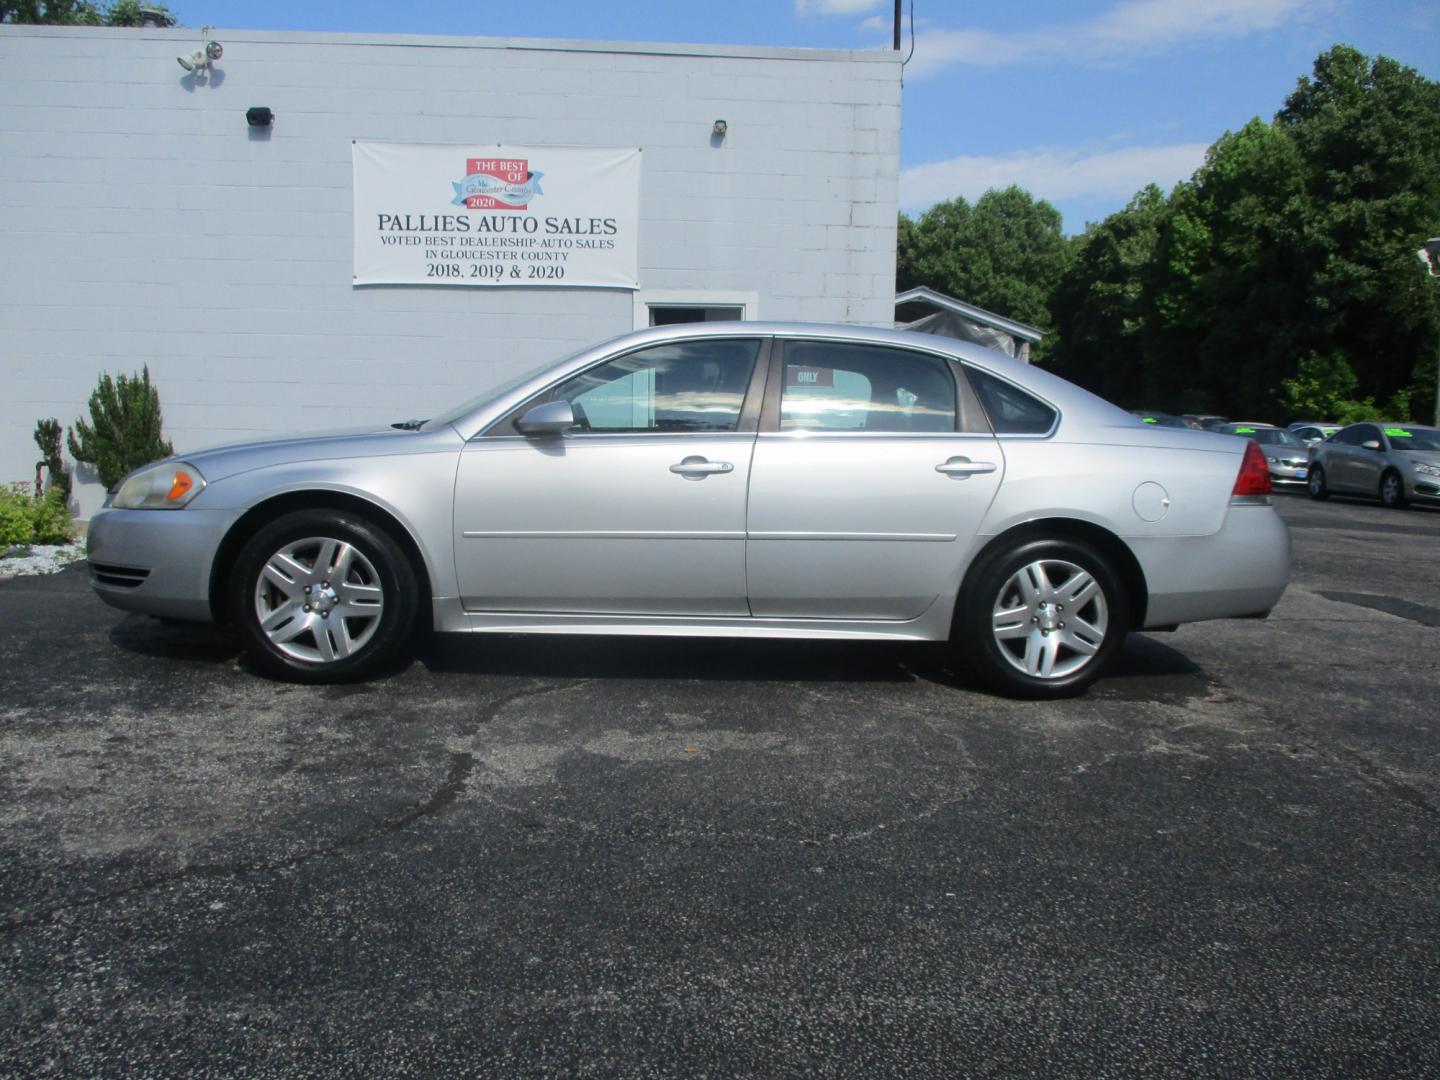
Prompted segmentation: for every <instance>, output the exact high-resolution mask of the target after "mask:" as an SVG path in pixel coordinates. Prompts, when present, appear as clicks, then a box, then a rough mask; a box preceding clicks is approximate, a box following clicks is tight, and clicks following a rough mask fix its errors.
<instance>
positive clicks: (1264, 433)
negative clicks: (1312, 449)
mask: <svg viewBox="0 0 1440 1080" xmlns="http://www.w3.org/2000/svg"><path fill="white" fill-rule="evenodd" d="M1236 434H1239V432H1237V433H1236ZM1247 434H1248V433H1247ZM1250 438H1252V439H1254V440H1255V441H1256V442H1258V443H1260V444H1261V445H1262V446H1304V445H1305V442H1304V440H1303V439H1301V438H1300V437H1299V436H1298V435H1296V434H1294V433H1293V432H1290V431H1281V430H1280V429H1279V428H1256V429H1255V431H1254V433H1253V434H1251V435H1250Z"/></svg>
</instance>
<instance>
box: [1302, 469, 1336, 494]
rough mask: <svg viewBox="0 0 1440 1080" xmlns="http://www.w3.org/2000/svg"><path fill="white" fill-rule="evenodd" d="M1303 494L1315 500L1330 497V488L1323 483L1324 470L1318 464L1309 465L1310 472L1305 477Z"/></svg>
mask: <svg viewBox="0 0 1440 1080" xmlns="http://www.w3.org/2000/svg"><path fill="white" fill-rule="evenodd" d="M1305 494H1307V495H1309V496H1310V498H1312V499H1314V500H1315V501H1316V502H1321V501H1322V500H1325V499H1328V498H1330V488H1329V487H1328V486H1326V484H1325V470H1324V469H1322V468H1321V467H1320V466H1319V465H1311V466H1310V473H1309V475H1308V476H1307V477H1306V478H1305Z"/></svg>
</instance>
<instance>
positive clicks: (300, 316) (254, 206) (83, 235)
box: [0, 26, 900, 516]
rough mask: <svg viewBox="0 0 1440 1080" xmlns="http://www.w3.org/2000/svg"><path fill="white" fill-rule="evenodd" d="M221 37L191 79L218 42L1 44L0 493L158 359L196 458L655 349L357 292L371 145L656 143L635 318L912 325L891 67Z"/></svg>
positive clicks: (562, 327)
mask: <svg viewBox="0 0 1440 1080" xmlns="http://www.w3.org/2000/svg"><path fill="white" fill-rule="evenodd" d="M211 36H212V37H213V38H215V39H216V40H219V41H220V42H221V43H222V44H223V45H224V48H225V54H224V57H223V58H222V59H221V60H220V61H219V63H218V64H217V65H216V67H217V68H218V71H217V72H216V73H215V74H214V75H212V76H211V78H210V79H209V80H208V81H197V80H195V79H194V78H193V77H187V76H186V75H185V73H184V71H182V69H181V68H180V67H179V65H178V64H176V62H175V57H176V56H177V55H179V54H182V53H183V54H187V55H188V54H189V53H190V52H192V51H193V50H194V49H195V48H196V47H197V46H198V44H199V40H200V36H199V32H198V31H196V30H190V29H186V30H130V29H124V30H120V29H115V30H112V29H89V28H87V29H79V28H56V27H18V26H0V482H10V481H15V480H26V479H30V478H32V477H33V475H34V463H35V461H36V459H37V457H38V451H37V449H36V447H35V445H34V443H33V441H32V436H31V432H32V430H33V428H34V424H35V421H36V420H37V419H38V418H40V417H45V416H56V417H59V418H60V420H61V421H62V422H63V423H65V424H70V423H72V422H73V421H74V419H75V418H76V417H77V416H85V415H86V403H87V401H88V398H89V394H90V392H91V390H92V389H93V388H94V386H95V382H96V379H97V378H98V376H99V374H100V372H101V371H110V372H112V373H120V372H129V371H135V370H138V369H139V368H140V366H141V365H142V364H149V366H150V371H151V375H152V376H153V378H154V379H155V381H156V382H157V383H158V385H159V389H160V395H161V402H162V406H163V408H164V411H165V421H166V432H167V435H168V436H169V437H170V438H171V440H172V441H173V442H174V444H175V447H176V449H177V450H179V451H182V452H183V451H184V450H187V449H196V448H199V447H201V446H206V445H212V444H215V443H218V442H226V441H233V440H235V439H240V438H246V437H250V436H255V435H266V434H273V433H277V432H293V431H297V430H307V429H311V430H313V429H318V428H327V427H332V428H333V427H344V426H352V425H356V424H369V423H385V422H389V421H392V420H396V419H402V418H406V417H412V416H422V417H423V416H428V415H432V414H433V413H434V412H436V411H438V410H440V409H442V408H444V407H445V406H447V405H449V404H452V403H454V402H456V401H458V400H461V399H464V398H467V397H470V396H473V395H474V394H476V393H478V392H480V391H481V390H483V389H484V388H485V387H486V386H487V385H490V384H493V383H496V382H499V381H501V380H503V379H505V378H507V377H508V376H509V375H511V374H513V373H515V372H517V371H518V370H521V369H524V368H527V367H531V366H534V365H535V364H537V363H539V362H541V361H543V360H545V359H546V358H549V357H558V356H560V355H562V354H564V353H566V352H568V351H571V350H573V349H574V348H576V347H579V346H581V345H584V344H586V343H589V342H594V341H598V340H601V339H604V338H607V337H611V336H614V335H616V334H619V333H623V332H625V331H628V330H630V329H632V328H633V327H634V325H635V319H636V311H637V305H636V304H635V298H634V295H633V294H632V293H631V292H629V291H624V290H611V289H555V288H547V289H531V288H503V289H481V288H462V287H416V286H409V287H399V286H397V287H366V288H361V289H357V288H354V287H353V286H352V285H351V271H352V260H351V242H352V240H351V235H352V231H351V156H350V154H351V148H350V144H351V141H352V140H354V139H378V140H393V141H405V142H433V143H469V144H482V145H483V144H490V143H505V144H519V145H528V146H536V145H556V146H604V147H636V146H638V147H641V148H642V149H643V174H642V180H641V199H640V205H641V233H640V281H641V289H642V297H643V295H644V294H645V293H648V292H650V291H652V290H654V291H662V292H667V293H670V292H693V293H695V294H696V297H697V301H698V300H699V299H701V298H703V296H705V295H706V294H711V295H719V294H752V295H753V296H754V298H755V300H756V303H755V304H754V305H753V307H752V310H751V311H750V312H749V314H750V316H751V317H756V316H758V317H760V318H766V319H800V320H807V321H834V322H854V323H874V324H888V323H890V322H891V321H892V319H893V312H894V308H893V298H894V273H895V219H896V209H897V202H896V200H897V196H896V183H897V173H898V168H899V138H900V66H899V63H898V61H897V60H896V58H895V56H894V54H893V53H890V52H882V51H875V52H838V51H819V50H816V51H811V50H796V49H758V48H735V47H727V46H672V45H631V44H613V43H595V42H572V41H566V42H553V41H552V42H545V41H531V40H510V39H472V38H435V37H403V38H400V37H376V36H369V35H346V34H294V33H267V32H258V31H226V30H223V29H217V30H215V31H213V33H212V35H211ZM252 105H267V106H269V107H270V108H271V109H273V110H274V111H275V115H276V119H275V123H274V125H273V127H272V129H271V130H270V131H269V133H268V134H266V133H264V132H252V131H251V129H249V128H248V127H247V125H246V123H245V110H246V109H247V108H248V107H249V106H252ZM717 119H724V120H726V121H727V122H728V124H729V133H728V136H727V137H726V138H725V139H724V141H723V143H720V144H718V145H715V144H713V143H712V138H711V125H712V123H713V122H714V121H715V120H717ZM641 310H643V308H641ZM82 479H83V477H82ZM78 494H79V503H80V510H81V514H82V516H87V515H88V514H89V512H91V511H93V510H94V509H95V508H96V507H97V506H98V504H99V500H100V498H101V497H102V492H101V491H100V489H99V487H98V486H97V485H94V484H93V483H92V484H86V485H82V486H81V487H80V489H79V493H78Z"/></svg>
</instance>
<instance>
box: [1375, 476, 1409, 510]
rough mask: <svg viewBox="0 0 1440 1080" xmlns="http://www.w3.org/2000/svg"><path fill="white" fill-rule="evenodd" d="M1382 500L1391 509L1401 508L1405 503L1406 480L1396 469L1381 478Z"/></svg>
mask: <svg viewBox="0 0 1440 1080" xmlns="http://www.w3.org/2000/svg"><path fill="white" fill-rule="evenodd" d="M1380 501H1381V502H1382V503H1384V504H1385V505H1386V506H1388V507H1389V508H1390V509H1391V510H1399V509H1400V508H1401V507H1403V506H1404V505H1405V481H1403V480H1401V479H1400V474H1399V473H1397V472H1396V471H1395V470H1394V469H1391V470H1390V471H1389V472H1387V473H1386V474H1385V475H1384V476H1382V477H1381V478H1380Z"/></svg>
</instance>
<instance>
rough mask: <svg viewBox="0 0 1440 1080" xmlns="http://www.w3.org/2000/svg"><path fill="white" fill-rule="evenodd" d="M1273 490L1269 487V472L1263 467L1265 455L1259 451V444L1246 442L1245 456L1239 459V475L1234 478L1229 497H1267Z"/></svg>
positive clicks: (1250, 441)
mask: <svg viewBox="0 0 1440 1080" xmlns="http://www.w3.org/2000/svg"><path fill="white" fill-rule="evenodd" d="M1273 490H1274V489H1273V488H1272V487H1271V486H1270V470H1269V469H1268V468H1266V467H1265V454H1264V452H1263V451H1262V450H1261V449H1260V444H1259V443H1257V442H1255V441H1254V440H1246V442H1245V456H1244V457H1243V458H1241V459H1240V473H1239V475H1238V476H1236V477H1235V487H1234V488H1233V489H1231V492H1230V497H1231V498H1232V499H1234V498H1237V497H1239V498H1246V499H1249V498H1255V497H1257V496H1266V495H1269V494H1270V493H1271V492H1272V491H1273Z"/></svg>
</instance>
